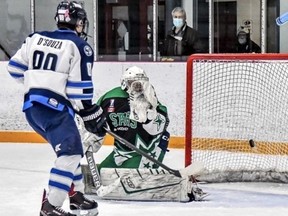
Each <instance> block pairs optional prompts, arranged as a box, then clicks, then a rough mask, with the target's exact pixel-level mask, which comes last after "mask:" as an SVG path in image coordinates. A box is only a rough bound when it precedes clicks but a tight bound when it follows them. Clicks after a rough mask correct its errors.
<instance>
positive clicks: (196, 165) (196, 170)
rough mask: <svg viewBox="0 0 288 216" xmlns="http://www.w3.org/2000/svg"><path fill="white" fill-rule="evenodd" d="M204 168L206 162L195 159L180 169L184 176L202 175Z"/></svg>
mask: <svg viewBox="0 0 288 216" xmlns="http://www.w3.org/2000/svg"><path fill="white" fill-rule="evenodd" d="M203 170H204V164H203V163H202V162H200V161H195V162H193V163H192V164H190V165H189V166H187V167H185V168H184V169H180V170H179V172H180V174H181V176H182V177H186V176H192V175H193V176H195V175H200V174H201V173H202V172H203Z"/></svg>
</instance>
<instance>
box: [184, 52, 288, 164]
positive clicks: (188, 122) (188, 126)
mask: <svg viewBox="0 0 288 216" xmlns="http://www.w3.org/2000/svg"><path fill="white" fill-rule="evenodd" d="M236 59H237V60H255V62H257V61H259V60H260V61H263V60H288V54H278V53H265V54H254V53H249V54H234V53H225V54H194V55H191V56H189V58H188V59H187V65H186V106H185V108H186V110H185V111H186V113H185V114H186V115H185V134H184V136H185V138H184V140H185V166H188V165H190V164H191V161H192V155H191V152H192V150H193V139H192V136H193V131H192V124H193V122H192V117H193V116H192V112H193V100H192V95H193V62H194V61H199V60H209V61H211V60H212V61H214V60H215V61H217V60H236Z"/></svg>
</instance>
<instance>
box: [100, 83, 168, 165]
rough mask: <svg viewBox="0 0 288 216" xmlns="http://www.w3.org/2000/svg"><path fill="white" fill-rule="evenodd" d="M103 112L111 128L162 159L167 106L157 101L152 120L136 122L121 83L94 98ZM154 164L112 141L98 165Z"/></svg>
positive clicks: (127, 95) (165, 147)
mask: <svg viewBox="0 0 288 216" xmlns="http://www.w3.org/2000/svg"><path fill="white" fill-rule="evenodd" d="M97 104H98V105H100V106H101V107H102V109H103V111H104V113H105V115H106V118H107V123H108V124H109V127H110V129H111V131H113V132H114V133H116V134H117V135H119V136H121V137H123V138H124V139H126V140H127V141H129V142H130V143H132V144H134V145H135V146H137V147H138V148H140V149H141V150H143V151H145V152H147V153H148V154H150V155H151V156H152V157H154V158H156V159H158V160H159V161H163V158H164V155H165V152H166V151H167V147H168V141H169V133H168V132H167V130H166V129H167V126H168V124H169V119H168V114H167V108H166V107H165V106H163V105H161V104H160V103H159V102H158V105H157V108H156V111H157V115H156V117H155V118H154V119H152V120H147V121H146V122H144V123H139V122H137V121H135V120H131V119H130V118H129V115H130V105H129V94H128V93H127V92H126V91H124V90H122V89H121V87H117V88H114V89H112V90H110V91H109V92H107V93H105V94H104V95H103V96H102V97H101V98H100V99H99V100H98V102H97ZM102 167H111V168H157V166H156V165H155V164H153V163H152V162H150V161H149V160H147V159H146V158H144V157H142V156H141V155H139V154H137V153H136V152H134V151H132V150H130V149H129V148H128V147H126V146H124V145H123V144H121V143H120V142H119V141H117V140H115V141H114V149H113V152H111V153H110V154H109V156H108V157H107V158H106V159H105V160H104V161H102V163H101V164H100V165H99V168H100V169H101V168H102Z"/></svg>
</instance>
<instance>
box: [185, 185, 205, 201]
mask: <svg viewBox="0 0 288 216" xmlns="http://www.w3.org/2000/svg"><path fill="white" fill-rule="evenodd" d="M208 195H209V194H208V193H206V192H204V191H203V190H202V189H201V188H198V187H193V188H192V190H191V193H190V194H188V196H189V198H190V201H204V199H205V198H206V197H207V196H208Z"/></svg>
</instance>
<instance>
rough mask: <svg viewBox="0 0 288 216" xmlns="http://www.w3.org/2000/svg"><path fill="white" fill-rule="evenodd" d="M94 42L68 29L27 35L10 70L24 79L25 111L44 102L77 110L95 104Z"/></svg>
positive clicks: (12, 74)
mask: <svg viewBox="0 0 288 216" xmlns="http://www.w3.org/2000/svg"><path fill="white" fill-rule="evenodd" d="M93 59H94V53H93V50H92V48H91V46H90V45H89V44H88V43H87V42H86V41H84V40H83V39H81V38H80V37H79V36H77V34H76V32H74V31H72V30H67V29H58V30H56V31H43V32H36V33H33V34H31V35H29V37H27V38H26V40H25V42H24V43H23V45H22V47H21V49H19V50H18V52H17V53H16V54H15V55H14V56H13V57H12V58H11V59H10V61H9V64H8V67H7V69H8V72H9V73H10V75H11V76H12V77H13V78H15V79H16V80H18V81H20V82H22V83H24V88H25V89H24V90H25V96H24V105H23V111H24V110H26V109H28V108H29V107H31V106H32V105H33V102H38V103H41V104H43V105H45V106H48V107H50V108H52V109H56V110H59V111H61V110H63V109H64V108H65V107H68V109H69V110H70V113H71V114H72V115H73V113H74V111H75V110H76V111H79V110H81V109H84V108H86V109H87V108H89V107H90V106H91V105H92V98H93V84H92V68H93Z"/></svg>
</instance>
